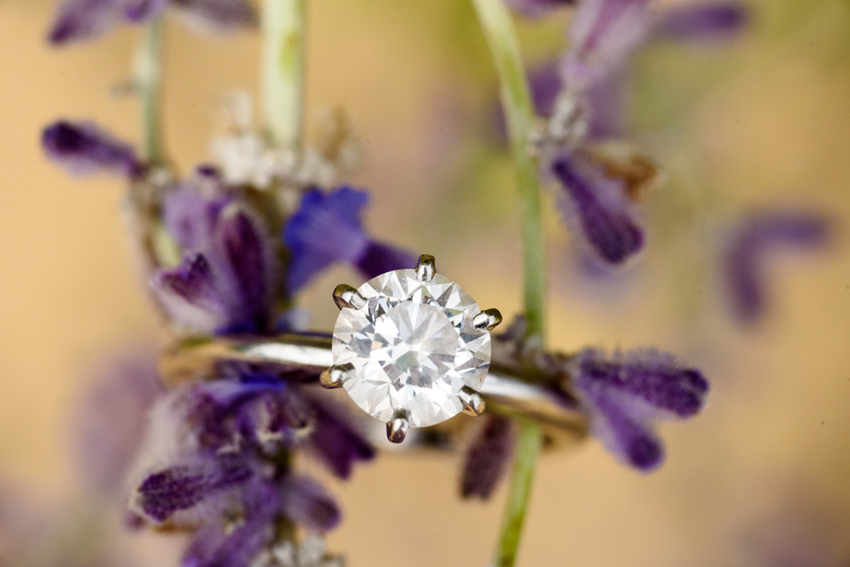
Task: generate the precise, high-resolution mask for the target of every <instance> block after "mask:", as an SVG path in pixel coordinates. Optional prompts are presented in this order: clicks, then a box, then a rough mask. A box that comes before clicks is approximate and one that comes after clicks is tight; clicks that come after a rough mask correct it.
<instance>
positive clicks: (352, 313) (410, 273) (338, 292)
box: [321, 255, 502, 443]
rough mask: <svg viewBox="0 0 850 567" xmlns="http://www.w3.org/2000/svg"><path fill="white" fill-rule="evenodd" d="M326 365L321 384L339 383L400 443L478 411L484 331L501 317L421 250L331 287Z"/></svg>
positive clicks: (486, 357) (485, 358)
mask: <svg viewBox="0 0 850 567" xmlns="http://www.w3.org/2000/svg"><path fill="white" fill-rule="evenodd" d="M333 296H334V301H335V302H336V304H337V306H338V307H339V308H340V314H339V318H338V319H337V322H336V326H335V327H334V333H333V347H332V350H333V362H334V363H333V366H331V367H330V368H328V369H327V370H326V371H325V372H324V373H322V376H321V382H322V385H323V386H325V387H326V388H339V387H342V388H343V389H345V391H346V392H348V395H349V396H351V399H352V400H353V401H354V403H355V404H357V405H358V406H359V407H360V408H361V409H362V410H363V411H365V412H366V413H368V414H369V415H371V416H372V417H374V418H376V419H379V420H381V421H383V422H384V423H386V424H387V437H388V438H389V440H390V441H392V442H394V443H400V442H401V441H403V440H404V436H405V434H406V432H407V430H408V429H409V428H410V427H427V426H429V425H435V424H437V423H440V422H443V421H445V420H447V419H449V418H451V417H454V416H455V415H457V414H458V413H460V412H461V411H463V412H465V413H468V414H471V415H479V414H481V413H482V412H483V411H484V400H483V398H482V397H481V394H479V393H478V391H479V390H480V389H481V386H482V385H483V383H484V379H485V378H486V377H487V371H488V369H489V367H490V329H492V328H493V327H495V326H496V325H498V324H499V323H500V322H501V320H502V316H501V314H500V313H499V311H498V310H496V309H487V310H486V311H482V310H481V309H480V308H479V307H478V305H477V304H476V303H475V301H474V300H473V299H472V298H471V297H470V296H469V294H467V293H466V292H465V291H464V290H463V288H461V287H460V286H459V285H457V284H456V283H455V282H453V281H451V280H449V279H448V278H446V277H444V276H441V275H439V274H437V273H436V269H435V263H434V257H433V256H428V255H422V256H421V257H420V258H419V263H418V264H417V265H416V268H415V269H412V270H396V271H394V272H387V273H385V274H382V275H380V276H378V277H376V278H374V279H372V280H369V281H368V282H366V283H365V284H363V285H362V286H360V288H359V289H354V288H353V287H351V286H349V285H345V284H342V285H339V286H337V288H336V289H335V290H334V294H333Z"/></svg>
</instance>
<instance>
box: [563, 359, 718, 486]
mask: <svg viewBox="0 0 850 567" xmlns="http://www.w3.org/2000/svg"><path fill="white" fill-rule="evenodd" d="M572 373H573V378H574V381H573V384H574V386H575V391H576V394H577V395H578V397H579V400H580V402H581V404H582V405H583V406H584V408H585V411H587V413H588V415H589V416H590V428H591V431H592V432H593V434H594V435H596V436H597V437H598V438H599V439H600V440H601V441H602V443H603V444H605V446H606V447H607V448H608V450H609V451H611V452H612V453H614V454H615V455H617V456H618V457H620V458H622V459H623V460H624V461H625V462H626V463H627V464H629V465H630V466H633V467H635V468H637V469H639V470H641V471H644V472H648V471H650V470H653V469H655V468H656V467H658V466H659V465H660V464H661V462H662V460H663V458H664V446H663V444H662V443H661V440H660V439H659V438H658V437H657V436H656V434H655V432H654V431H653V430H652V427H651V422H652V421H653V420H662V419H686V418H690V417H693V416H694V415H696V414H697V413H699V411H700V410H701V409H702V407H703V405H704V404H705V398H706V395H707V394H708V382H707V381H706V379H705V377H703V375H702V374H701V373H700V372H699V371H698V370H695V369H693V368H688V367H686V366H684V365H682V364H681V363H679V362H678V361H677V360H676V359H675V358H673V357H672V356H670V355H667V354H663V353H660V352H658V351H656V350H634V351H630V352H627V353H620V352H617V353H615V354H614V356H613V357H606V356H605V355H604V353H602V352H601V351H599V350H596V349H587V350H585V351H583V352H582V353H580V354H578V355H576V357H575V359H574V367H573V370H572Z"/></svg>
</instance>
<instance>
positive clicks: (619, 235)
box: [552, 154, 644, 264]
mask: <svg viewBox="0 0 850 567" xmlns="http://www.w3.org/2000/svg"><path fill="white" fill-rule="evenodd" d="M552 171H553V173H554V174H555V176H556V177H557V179H558V181H559V182H560V185H561V189H562V190H561V191H560V192H559V193H558V204H559V206H560V209H561V213H562V215H563V218H564V221H565V222H566V223H567V226H568V227H570V228H571V229H572V234H574V235H578V236H581V237H582V238H583V239H584V240H585V242H586V243H587V245H588V247H589V249H590V250H592V251H593V252H594V253H595V255H596V256H597V257H599V258H600V259H602V260H603V261H605V262H607V263H609V264H622V263H623V262H625V261H626V260H627V259H629V258H631V257H632V256H634V255H635V254H636V253H638V252H639V251H640V250H641V248H642V247H643V242H644V235H643V230H642V229H641V227H640V226H639V225H638V224H637V222H636V220H635V217H636V212H635V210H634V209H635V206H634V203H633V202H632V201H631V199H630V198H629V195H628V186H627V183H626V182H625V181H624V180H623V179H619V178H615V177H611V176H609V175H607V174H606V172H605V170H604V168H602V167H601V166H599V165H597V164H595V163H592V162H590V160H588V159H586V158H584V157H582V156H580V155H578V154H565V155H562V156H561V157H559V158H558V159H556V160H555V161H554V162H553V164H552Z"/></svg>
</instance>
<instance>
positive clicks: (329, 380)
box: [319, 362, 354, 389]
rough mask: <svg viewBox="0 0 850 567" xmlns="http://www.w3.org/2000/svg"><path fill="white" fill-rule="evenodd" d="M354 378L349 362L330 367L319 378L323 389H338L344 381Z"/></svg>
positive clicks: (352, 366) (352, 367)
mask: <svg viewBox="0 0 850 567" xmlns="http://www.w3.org/2000/svg"><path fill="white" fill-rule="evenodd" d="M353 376H354V365H353V364H351V363H350V362H346V363H345V364H340V365H339V366H331V367H330V368H328V369H327V370H325V371H324V372H322V374H321V375H320V376H319V382H321V383H322V387H323V388H328V389H331V388H340V387H341V386H342V385H343V383H345V381H346V380H348V379H349V378H351V377H353Z"/></svg>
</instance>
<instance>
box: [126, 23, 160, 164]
mask: <svg viewBox="0 0 850 567" xmlns="http://www.w3.org/2000/svg"><path fill="white" fill-rule="evenodd" d="M162 34H163V21H162V18H154V19H152V20H151V21H150V23H148V24H147V25H146V26H145V27H144V29H143V30H142V36H141V39H140V41H139V46H138V48H137V50H136V55H135V60H134V62H133V64H134V71H135V82H136V88H137V90H138V93H139V98H140V100H141V107H142V108H141V130H142V154H143V157H144V158H145V161H146V162H147V163H149V164H151V165H162V164H163V163H164V161H165V156H164V150H163V143H162V124H161V119H162V110H161V105H160V103H161V98H162V96H161V94H162V66H161V56H162Z"/></svg>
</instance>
